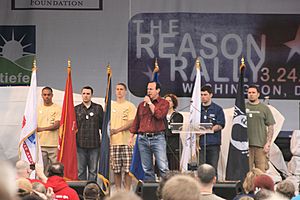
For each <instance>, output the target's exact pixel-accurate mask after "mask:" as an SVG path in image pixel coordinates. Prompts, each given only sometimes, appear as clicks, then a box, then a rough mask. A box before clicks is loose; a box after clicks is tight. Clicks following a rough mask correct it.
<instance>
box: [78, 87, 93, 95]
mask: <svg viewBox="0 0 300 200" xmlns="http://www.w3.org/2000/svg"><path fill="white" fill-rule="evenodd" d="M83 89H87V90H91V93H92V94H94V90H93V88H92V87H91V86H88V85H87V86H84V87H83V88H82V89H81V92H82V90H83Z"/></svg>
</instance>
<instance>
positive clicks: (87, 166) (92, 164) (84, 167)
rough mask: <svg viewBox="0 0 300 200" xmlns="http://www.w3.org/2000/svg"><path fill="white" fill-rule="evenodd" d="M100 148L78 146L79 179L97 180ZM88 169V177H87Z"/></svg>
mask: <svg viewBox="0 0 300 200" xmlns="http://www.w3.org/2000/svg"><path fill="white" fill-rule="evenodd" d="M99 157H100V148H91V149H90V148H80V147H78V146H77V163H78V179H79V180H91V181H96V179H97V171H98V161H99ZM87 171H88V172H89V173H88V177H87Z"/></svg>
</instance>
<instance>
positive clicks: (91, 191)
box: [83, 182, 101, 200]
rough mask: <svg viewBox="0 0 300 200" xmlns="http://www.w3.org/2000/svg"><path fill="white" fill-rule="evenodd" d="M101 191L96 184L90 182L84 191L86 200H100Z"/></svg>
mask: <svg viewBox="0 0 300 200" xmlns="http://www.w3.org/2000/svg"><path fill="white" fill-rule="evenodd" d="M100 195H101V189H100V187H99V185H98V184H97V183H96V182H89V183H87V184H86V186H85V187H84V190H83V199H84V200H100Z"/></svg>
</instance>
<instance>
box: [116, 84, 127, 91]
mask: <svg viewBox="0 0 300 200" xmlns="http://www.w3.org/2000/svg"><path fill="white" fill-rule="evenodd" d="M117 85H122V86H123V87H124V88H125V90H127V86H126V84H125V83H117Z"/></svg>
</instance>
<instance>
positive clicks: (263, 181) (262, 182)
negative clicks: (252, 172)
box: [254, 174, 274, 191]
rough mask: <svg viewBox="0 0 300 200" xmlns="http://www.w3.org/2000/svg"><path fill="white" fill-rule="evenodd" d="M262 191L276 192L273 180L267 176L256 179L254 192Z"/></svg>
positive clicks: (263, 175)
mask: <svg viewBox="0 0 300 200" xmlns="http://www.w3.org/2000/svg"><path fill="white" fill-rule="evenodd" d="M260 189H265V190H270V191H274V181H273V179H272V178H271V177H270V176H268V175H266V174H262V175H259V176H257V177H256V178H255V179H254V190H260Z"/></svg>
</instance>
